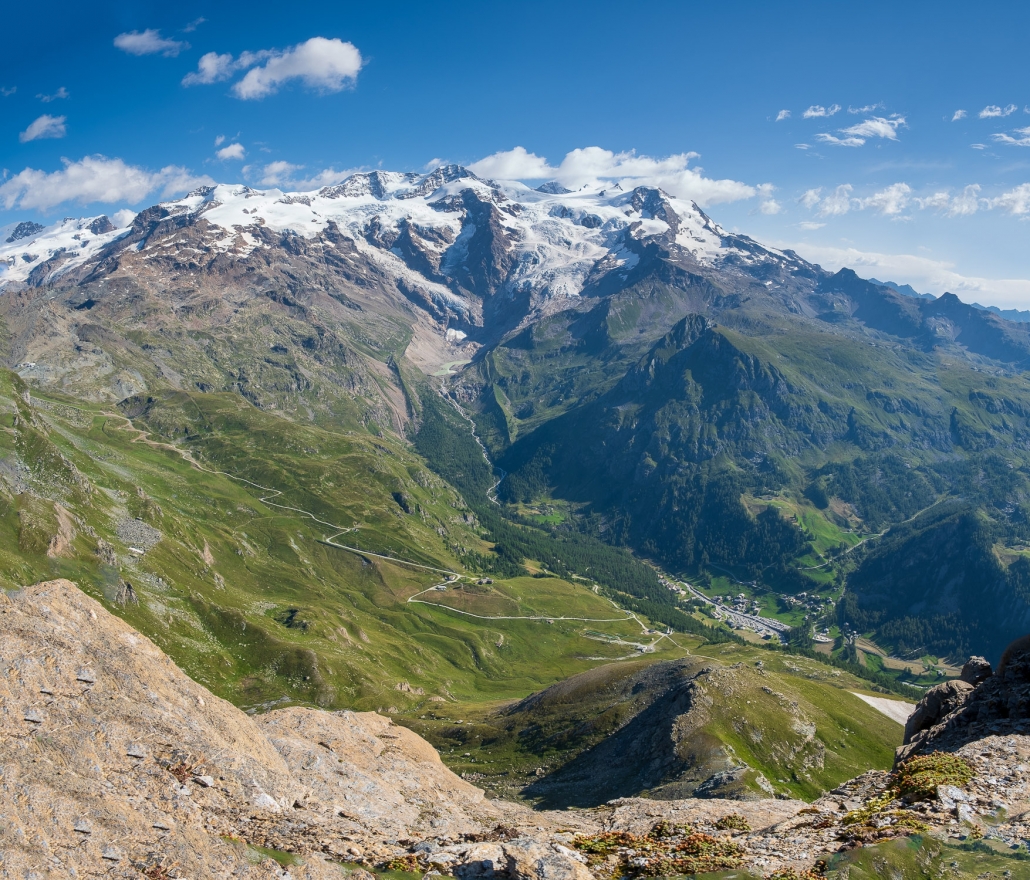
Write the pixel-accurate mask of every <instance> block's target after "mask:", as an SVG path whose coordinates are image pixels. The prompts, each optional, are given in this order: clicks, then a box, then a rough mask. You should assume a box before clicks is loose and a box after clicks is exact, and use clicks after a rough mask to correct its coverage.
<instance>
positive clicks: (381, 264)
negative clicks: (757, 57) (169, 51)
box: [0, 165, 1030, 653]
mask: <svg viewBox="0 0 1030 880" xmlns="http://www.w3.org/2000/svg"><path fill="white" fill-rule="evenodd" d="M5 232H6V233H7V234H6V235H4V239H5V240H4V243H3V244H2V245H0V266H2V267H3V271H2V274H0V321H2V322H3V334H2V336H0V350H2V355H3V359H4V362H5V363H6V364H7V365H8V366H9V367H11V368H14V369H15V370H16V371H17V372H18V373H19V375H20V376H22V377H23V378H24V379H26V380H28V381H29V382H31V383H35V384H36V385H37V387H44V388H50V389H59V390H61V391H63V392H65V393H69V394H74V395H78V396H80V397H83V398H87V399H91V400H97V401H100V400H108V401H112V402H114V401H120V400H124V399H126V398H130V397H132V398H135V399H146V398H147V396H152V395H154V394H157V393H160V392H164V391H176V390H178V391H184V392H190V393H197V392H200V393H210V392H216V391H219V392H230V393H233V394H236V395H239V396H241V397H242V398H244V399H245V400H247V401H249V402H250V403H251V404H253V405H254V406H256V407H259V408H261V409H263V410H265V411H267V412H274V413H276V414H280V415H283V416H286V417H288V418H292V419H295V420H298V421H302V422H309V421H313V422H315V423H317V424H319V425H322V426H325V427H327V428H330V429H332V430H339V429H341V428H342V429H345V430H357V431H364V432H371V433H373V434H386V433H389V434H392V435H394V436H395V437H396V438H406V437H416V438H417V437H418V436H419V432H420V431H423V430H429V428H427V425H429V423H430V422H431V420H432V419H431V411H430V409H427V408H426V407H425V406H423V400H424V394H425V393H426V392H427V389H428V391H429V392H431V393H434V394H435V393H436V392H437V391H438V390H439V389H440V388H441V386H442V387H443V388H444V389H445V391H446V393H447V394H448V396H449V397H450V399H451V401H452V402H453V403H455V404H457V405H459V406H460V407H461V408H462V410H463V412H466V413H467V414H468V415H470V416H471V418H472V419H473V421H474V423H475V426H476V430H477V434H478V436H479V437H480V438H481V440H482V441H483V443H484V444H485V446H486V448H487V449H488V451H489V453H490V455H491V456H492V457H493V458H494V459H495V460H497V461H498V462H499V463H500V464H501V465H502V466H503V468H504V469H505V471H506V472H507V476H506V477H505V478H504V480H503V481H502V482H501V484H500V485H499V486H498V487H497V492H498V495H499V497H500V499H501V500H502V501H504V502H507V503H508V504H509V505H510V508H509V509H510V510H511V511H516V510H517V511H526V510H530V509H533V507H534V505H537V504H541V503H544V504H548V505H558V506H559V507H561V509H562V511H564V512H563V513H562V514H561V516H560V517H559V519H562V520H563V521H564V522H565V523H566V525H565V526H564V528H566V529H569V528H575V529H579V530H583V531H586V532H589V533H591V534H593V535H596V536H602V537H603V538H605V539H606V540H609V541H613V542H616V543H624V544H627V545H629V546H631V547H633V548H634V549H636V550H638V551H640V552H641V553H644V554H646V555H648V556H649V557H650V558H652V559H654V560H656V561H659V562H661V563H663V564H664V565H666V566H668V567H670V568H674V569H677V570H679V571H683V572H687V573H690V574H691V576H700V577H707V576H718V575H716V572H718V571H728V572H730V573H731V575H732V576H733V577H734V578H737V579H739V580H740V581H741V582H747V583H750V582H754V583H755V584H756V585H757V586H756V587H755V589H759V590H773V591H775V592H778V593H780V594H788V593H793V592H806V593H808V592H812V591H815V592H819V591H822V594H823V595H824V596H825V597H826V598H827V599H830V600H832V602H835V603H836V606H835V607H836V608H837V609H838V612H837V613H838V616H837V617H834V618H832V619H830V618H827V619H826V620H825V621H823V623H824V624H825V625H837V624H839V625H841V626H852V627H859V626H860V625H861V627H862V628H863V630H864V631H867V632H872V633H874V634H876V635H877V636H878V637H879V638H881V639H884V640H886V641H888V642H889V641H890V640H891V639H893V640H894V643H900V641H899V640H900V639H901V636H900V635H899V633H902V632H904V634H905V640H906V641H905V644H906V645H908V646H909V647H910V648H911V650H917V649H920V648H926V649H931V648H933V649H934V650H939V651H940V652H941V653H944V652H946V651H947V652H955V653H959V652H961V651H965V650H967V649H976V650H979V651H984V652H988V653H990V652H991V651H994V650H995V649H996V648H997V646H999V645H1001V644H1002V643H1004V642H1005V641H1006V640H1007V639H1009V638H1010V637H1011V636H1012V634H1013V633H1016V634H1019V633H1020V632H1022V631H1023V630H1024V629H1026V628H1027V627H1028V626H1030V592H1027V593H1026V595H1024V593H1023V592H1022V587H1021V586H1020V584H1022V581H1021V580H1020V578H1021V577H1022V575H1021V574H1020V569H1019V566H1018V565H1016V563H1017V562H1018V561H1019V559H1020V558H1022V557H1021V554H1022V552H1023V551H1022V550H1021V549H1020V548H1022V547H1023V546H1024V542H1026V543H1030V386H1028V383H1027V380H1026V371H1027V370H1028V369H1030V326H1027V324H1026V321H1027V319H1028V318H1030V313H1023V312H1012V311H1001V310H999V309H994V308H990V309H985V308H984V307H982V306H971V305H967V304H965V303H963V302H961V301H960V300H959V299H958V298H957V297H956V296H954V295H953V294H944V295H943V296H941V297H938V298H934V297H931V296H928V295H925V294H924V295H920V294H918V293H916V291H914V290H912V289H911V288H910V287H907V286H898V285H895V284H892V283H883V284H881V283H879V282H877V281H875V280H872V281H866V280H863V279H861V278H859V277H858V276H857V275H856V274H855V273H854V272H852V271H850V270H848V269H844V270H841V271H840V272H837V273H830V272H828V271H826V270H824V269H822V268H821V267H820V266H817V265H815V264H812V263H809V262H807V261H806V260H804V259H802V258H801V257H800V256H798V255H797V254H796V253H794V252H793V251H789V250H779V249H776V248H771V247H766V246H763V245H761V244H760V243H758V242H756V241H754V240H753V239H751V238H748V237H747V236H744V235H738V234H733V233H729V232H727V231H726V230H725V229H723V228H722V227H721V226H720V225H719V224H718V223H717V222H715V221H714V220H713V219H712V218H710V217H709V216H708V215H707V214H706V213H705V212H704V211H703V210H701V209H700V208H699V207H698V206H697V205H696V204H694V203H692V202H690V201H684V200H680V199H675V198H672V197H670V196H669V195H668V194H666V193H664V192H662V191H661V190H659V189H656V188H651V187H637V188H635V189H632V190H626V191H624V190H622V189H621V188H620V187H619V186H618V185H611V186H607V187H604V188H600V187H598V188H594V189H589V188H588V189H583V190H579V191H576V192H568V191H567V190H565V188H563V187H560V186H557V185H553V184H552V185H548V184H545V185H543V186H541V187H539V188H537V189H530V188H529V187H525V186H522V185H520V184H511V183H498V182H494V181H487V180H482V179H480V178H478V177H477V176H476V175H475V174H473V173H472V172H470V171H468V170H467V169H465V168H462V167H460V166H455V165H447V166H443V167H441V168H438V169H436V170H435V171H433V172H431V173H429V174H415V173H395V172H382V171H375V172H368V173H360V174H355V175H352V176H351V177H349V178H347V179H346V180H344V181H342V182H340V183H339V184H337V185H335V186H329V187H324V188H322V189H320V190H316V191H312V192H304V193H285V192H282V191H280V190H276V189H272V190H256V189H253V188H250V187H247V186H233V185H218V186H213V187H205V188H203V189H199V190H197V191H195V192H193V193H190V194H189V195H188V196H186V197H184V198H182V199H177V200H173V201H169V202H164V203H161V204H158V205H155V206H153V207H151V208H148V209H146V210H144V211H142V212H140V213H139V214H138V215H136V217H135V218H134V220H133V221H132V223H131V224H130V225H129V226H127V227H125V228H121V229H116V228H114V226H113V224H112V223H111V222H110V221H109V220H108V219H107V218H106V217H94V218H84V219H79V220H64V221H61V222H60V223H57V224H54V225H53V226H50V227H47V228H45V229H38V228H35V227H34V226H32V225H31V224H29V225H26V224H20V225H18V226H17V227H11V228H10V229H9V230H5ZM183 430H185V428H183ZM190 430H193V429H192V428H191V429H190ZM439 436H443V435H439ZM439 436H438V437H437V439H438V440H439ZM424 448H431V445H430V444H426V445H425V446H424ZM432 448H436V449H443V450H445V451H446V444H442V443H440V442H437V443H436V446H433V447H432ZM477 454H478V453H477ZM431 463H432V462H431ZM453 473H454V474H459V475H460V473H462V471H461V469H460V468H459V469H457V470H455V471H454V472H453ZM455 479H458V477H457V476H455ZM398 492H399V493H401V494H402V495H403V491H402V490H400V489H399V490H398ZM942 499H951V500H952V501H953V502H954V503H955V504H959V505H962V510H961V511H959V510H955V511H953V513H954V515H955V516H956V517H969V516H971V517H973V519H974V520H975V521H976V522H978V523H980V524H981V526H982V529H980V530H978V529H977V528H973V526H972V525H970V522H971V521H969V520H966V519H963V520H961V523H962V526H961V528H959V527H958V526H956V524H955V522H958V520H956V521H955V522H952V521H950V520H948V521H946V518H945V519H944V520H942V519H940V518H939V517H937V518H935V519H932V520H931V521H927V522H925V523H923V521H922V520H920V519H919V517H920V516H922V515H923V511H924V510H925V509H926V508H930V507H932V506H933V505H935V504H937V503H939V502H940V501H941V500H942ZM949 503H950V502H949ZM409 507H410V505H409ZM491 509H492V508H491ZM950 509H951V508H949V510H950ZM912 517H916V523H917V525H918V524H920V523H923V524H924V525H925V528H926V529H928V530H930V531H929V532H927V533H926V535H925V536H924V537H922V538H921V539H920V540H925V541H928V542H930V543H931V544H932V542H933V540H934V538H933V535H934V534H940V535H952V534H972V535H977V536H979V537H977V540H978V541H980V542H981V543H983V542H984V541H987V543H988V545H990V546H993V547H995V548H996V549H995V550H992V551H990V552H991V553H994V554H995V559H996V562H997V566H998V567H997V569H996V570H995V569H994V568H991V571H992V572H993V575H992V576H994V581H993V582H992V585H991V587H990V590H991V592H990V596H991V597H993V598H991V600H990V601H989V602H988V601H987V600H986V595H987V594H986V593H984V594H983V595H984V596H985V601H984V602H982V603H977V602H976V601H973V602H972V603H971V604H970V606H969V607H970V608H972V609H973V611H971V612H969V613H968V614H965V615H964V616H963V617H962V618H961V619H959V618H958V617H956V616H955V615H956V614H957V613H958V612H957V606H954V602H953V601H952V599H949V598H948V597H949V596H950V597H954V596H956V595H963V596H966V597H968V596H974V597H975V596H977V595H981V593H983V590H984V589H986V588H985V587H984V586H983V585H982V584H978V583H977V582H975V578H974V574H975V571H974V569H975V566H974V567H971V568H969V571H968V577H967V576H966V575H963V577H967V579H966V580H963V581H962V582H961V583H958V584H956V585H953V586H954V589H951V588H950V587H949V591H945V592H940V593H934V594H932V595H929V596H927V595H925V594H923V593H921V592H920V593H919V594H918V596H916V595H915V594H914V593H913V594H912V596H911V601H907V600H906V596H907V595H908V594H907V593H905V592H904V590H901V591H900V592H896V593H895V594H894V599H895V600H896V601H895V602H894V604H893V605H892V606H891V610H890V612H889V613H887V614H886V616H883V615H881V616H880V617H876V618H875V619H874V618H873V617H870V616H869V615H866V616H864V617H863V616H862V614H863V613H864V612H863V606H862V602H863V601H865V599H864V598H863V597H874V596H876V595H878V594H877V592H876V591H877V589H879V587H877V586H876V584H874V581H875V577H874V574H873V573H874V572H875V571H881V572H882V571H886V570H888V569H889V568H890V566H889V565H888V566H887V567H886V568H885V567H884V564H883V561H882V559H880V558H879V557H876V558H875V559H874V557H873V555H872V554H871V553H870V552H868V551H869V550H870V548H871V547H872V546H874V545H875V543H876V542H875V540H870V541H869V542H867V543H868V545H869V546H868V547H867V546H865V543H863V544H862V545H861V546H860V547H859V549H857V550H855V551H854V552H851V551H850V550H849V548H850V547H851V546H852V545H854V544H857V543H858V541H859V538H858V537H856V536H857V535H862V536H864V537H868V536H870V535H873V534H878V533H879V532H881V531H883V530H884V529H887V528H889V527H890V526H892V525H897V524H899V523H901V522H902V521H905V520H908V519H910V518H912ZM934 529H938V530H940V531H939V532H937V533H935V532H934V531H933V530H934ZM920 534H921V535H922V534H923V533H922V532H920ZM484 536H485V535H484ZM892 546H893V545H892ZM903 546H904V542H899V543H898V544H897V547H903ZM863 548H864V549H863ZM501 549H503V546H502V548H501ZM845 551H847V552H846V553H845ZM835 556H839V557H840V558H839V560H837V561H834V559H833V558H832V557H835ZM874 563H875V564H874ZM933 564H934V563H933V560H932V559H930V560H929V561H928V562H927V565H928V566H932V565H933ZM942 564H943V563H942ZM863 566H866V567H865V568H863ZM869 566H873V567H872V568H870V567H869ZM877 566H879V567H878V568H877ZM1013 566H1015V568H1013ZM937 574H939V575H940V577H942V578H944V577H945V573H944V572H938V573H937ZM934 576H937V575H934ZM852 582H853V583H854V589H853V590H852V589H851V588H849V592H848V595H850V596H851V599H849V600H848V602H838V601H837V600H838V599H839V598H840V589H841V587H842V585H844V584H845V583H848V584H850V583H852ZM899 589H900V588H899ZM906 589H907V587H906ZM977 591H980V592H977ZM999 596H1002V597H1003V601H1001V600H999V601H995V599H997V597H999ZM868 601H869V602H872V601H874V599H872V598H869V599H868ZM949 602H951V605H949V604H948V603H949ZM849 603H850V604H849ZM935 603H936V604H935ZM953 606H954V607H953ZM1002 608H1004V614H1002V613H1001V610H1000V609H1002ZM849 609H850V610H849ZM993 609H997V614H995V611H994V610H993ZM849 614H850V615H851V616H850V617H848V615H849ZM930 621H936V623H931V622H930ZM892 627H893V628H892ZM920 627H922V628H921V629H920ZM892 633H893V635H892ZM914 633H918V634H917V635H913V634H914Z"/></svg>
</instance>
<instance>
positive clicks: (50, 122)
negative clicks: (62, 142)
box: [18, 113, 68, 144]
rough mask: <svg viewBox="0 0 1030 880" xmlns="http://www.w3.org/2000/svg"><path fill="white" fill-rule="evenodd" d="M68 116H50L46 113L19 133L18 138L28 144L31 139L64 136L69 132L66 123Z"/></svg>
mask: <svg viewBox="0 0 1030 880" xmlns="http://www.w3.org/2000/svg"><path fill="white" fill-rule="evenodd" d="M67 118H68V117H67V116H50V115H48V114H46V113H44V114H43V115H42V116H40V117H39V119H37V120H36V121H35V122H33V123H31V124H30V125H29V127H28V128H26V129H25V131H23V132H22V133H21V134H19V135H18V140H19V141H21V142H22V143H23V144H27V143H28V142H29V141H38V140H43V139H44V138H63V137H64V136H65V135H66V134H67V133H68V129H67V128H66V127H65V124H64V122H65V120H66V119H67Z"/></svg>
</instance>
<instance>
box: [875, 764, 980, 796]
mask: <svg viewBox="0 0 1030 880" xmlns="http://www.w3.org/2000/svg"><path fill="white" fill-rule="evenodd" d="M973 775H974V771H973V767H972V765H971V764H970V763H969V762H968V761H966V760H964V759H962V758H960V757H959V756H958V755H951V754H948V753H946V752H932V753H931V754H929V755H919V756H918V757H915V758H912V759H911V760H909V761H906V762H905V763H904V764H902V765H901V769H899V770H898V771H897V773H895V774H894V787H895V788H896V789H897V792H898V794H899V795H900V796H901V797H903V798H906V799H907V800H909V801H925V800H929V799H930V798H933V797H936V796H937V787H938V786H941V785H957V786H961V785H965V784H966V783H967V782H969V780H970V779H972V778H973Z"/></svg>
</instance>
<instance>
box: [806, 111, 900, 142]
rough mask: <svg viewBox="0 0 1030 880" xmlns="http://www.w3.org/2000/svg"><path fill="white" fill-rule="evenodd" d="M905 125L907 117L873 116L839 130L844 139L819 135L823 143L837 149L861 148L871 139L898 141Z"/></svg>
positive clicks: (830, 135)
mask: <svg viewBox="0 0 1030 880" xmlns="http://www.w3.org/2000/svg"><path fill="white" fill-rule="evenodd" d="M904 124H905V117H904V116H898V115H897V114H895V115H893V116H891V117H890V118H889V119H885V118H884V117H882V116H871V117H870V118H869V119H866V120H865V121H864V122H858V123H856V124H855V125H849V126H848V127H847V128H841V129H838V131H839V132H840V134H842V135H844V137H842V138H839V137H836V136H835V135H832V134H827V133H825V132H824V133H822V134H817V135H816V137H817V138H819V140H821V141H822V142H823V143H826V144H833V146H835V147H861V146H862V145H863V144H865V142H866V141H867V140H868V139H869V138H874V137H878V138H886V139H887V140H891V141H896V140H897V139H898V128H899V127H901V126H902V125H904Z"/></svg>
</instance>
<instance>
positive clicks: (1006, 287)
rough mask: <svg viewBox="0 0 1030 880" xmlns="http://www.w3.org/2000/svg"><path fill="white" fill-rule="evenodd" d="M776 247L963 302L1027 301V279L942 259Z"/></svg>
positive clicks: (1014, 303)
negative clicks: (984, 273) (970, 272)
mask: <svg viewBox="0 0 1030 880" xmlns="http://www.w3.org/2000/svg"><path fill="white" fill-rule="evenodd" d="M775 244H776V245H777V246H778V247H785V248H791V249H792V250H795V251H797V252H798V253H799V254H801V256H803V257H804V258H805V259H807V260H811V261H812V262H815V263H819V264H820V265H821V266H823V267H824V268H826V269H829V270H831V271H836V270H838V269H843V268H849V269H854V270H855V271H856V272H858V274H859V275H866V276H867V277H868V276H873V277H876V278H885V277H886V278H890V279H891V280H893V281H896V282H897V283H899V284H911V285H912V286H913V287H915V289H916V290H925V291H929V292H931V293H934V294H937V295H939V294H942V293H944V292H945V291H951V292H952V293H954V294H955V295H956V296H958V297H959V298H960V299H962V300H965V301H966V302H975V301H979V302H981V303H984V304H985V305H996V306H999V307H1002V308H1009V307H1014V308H1022V309H1025V308H1027V306H1028V304H1030V279H1023V278H977V277H973V276H967V275H962V274H960V273H959V272H956V271H955V265H954V264H953V263H950V262H946V261H942V260H933V259H930V258H928V257H921V256H915V255H913V254H885V253H875V252H868V251H860V250H857V249H856V248H839V247H832V246H821V245H818V244H812V243H809V242H804V241H800V242H789V241H783V242H776V243H775Z"/></svg>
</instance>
